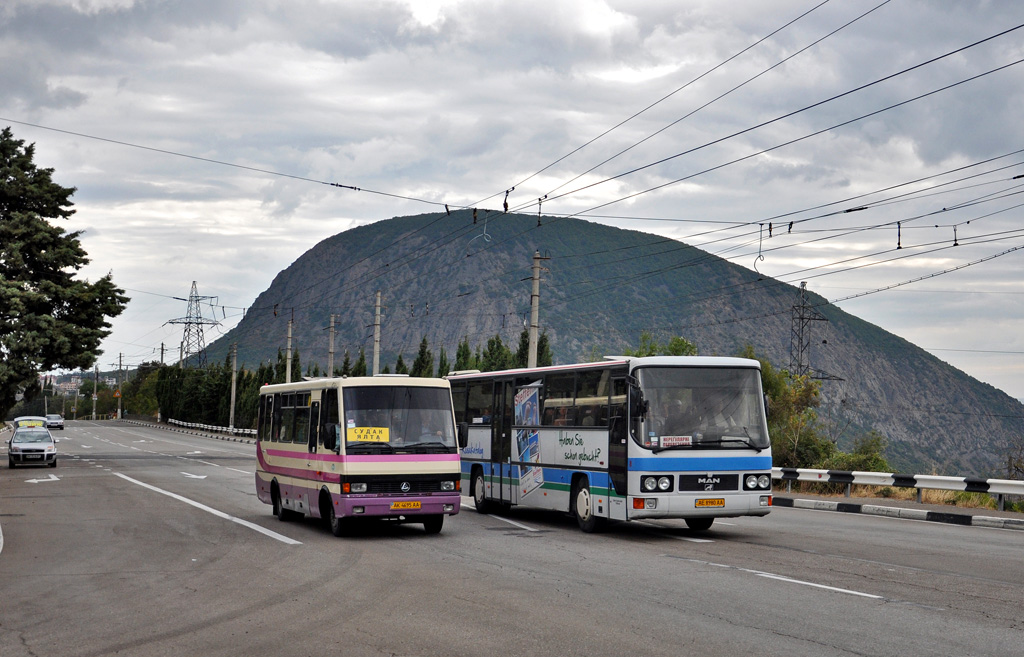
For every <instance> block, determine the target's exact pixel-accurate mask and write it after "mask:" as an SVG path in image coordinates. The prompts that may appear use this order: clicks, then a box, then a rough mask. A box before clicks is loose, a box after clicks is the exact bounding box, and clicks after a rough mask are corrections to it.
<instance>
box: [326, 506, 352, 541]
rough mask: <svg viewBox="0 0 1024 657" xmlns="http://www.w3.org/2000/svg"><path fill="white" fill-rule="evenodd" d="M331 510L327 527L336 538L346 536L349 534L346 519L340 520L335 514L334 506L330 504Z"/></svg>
mask: <svg viewBox="0 0 1024 657" xmlns="http://www.w3.org/2000/svg"><path fill="white" fill-rule="evenodd" d="M328 506H329V508H330V510H329V511H328V512H327V526H328V527H330V528H331V533H332V534H334V535H335V536H339V537H340V536H346V535H347V534H348V523H347V521H346V520H345V519H344V518H339V517H338V514H336V513H335V512H334V505H333V504H331V503H330V502H328Z"/></svg>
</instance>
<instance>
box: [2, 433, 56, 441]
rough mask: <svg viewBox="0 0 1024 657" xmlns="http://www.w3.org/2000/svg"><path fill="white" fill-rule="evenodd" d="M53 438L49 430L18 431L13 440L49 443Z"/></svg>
mask: <svg viewBox="0 0 1024 657" xmlns="http://www.w3.org/2000/svg"><path fill="white" fill-rule="evenodd" d="M51 440H53V439H52V438H51V437H50V434H49V432H47V431H16V432H14V438H12V441H13V442H16V443H48V442H50V441H51Z"/></svg>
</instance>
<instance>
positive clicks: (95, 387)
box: [92, 365, 100, 422]
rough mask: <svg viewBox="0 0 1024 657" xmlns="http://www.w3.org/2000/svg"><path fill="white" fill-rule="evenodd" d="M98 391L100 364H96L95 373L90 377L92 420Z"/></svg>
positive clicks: (94, 419)
mask: <svg viewBox="0 0 1024 657" xmlns="http://www.w3.org/2000/svg"><path fill="white" fill-rule="evenodd" d="M99 391H100V366H99V365H97V366H96V370H95V374H93V377H92V420H93V422H95V421H96V398H97V397H98V396H99V394H98V393H99Z"/></svg>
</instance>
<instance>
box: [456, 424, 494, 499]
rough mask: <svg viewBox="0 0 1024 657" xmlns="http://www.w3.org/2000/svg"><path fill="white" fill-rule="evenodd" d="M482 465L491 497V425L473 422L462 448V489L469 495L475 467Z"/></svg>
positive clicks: (486, 493) (485, 488)
mask: <svg viewBox="0 0 1024 657" xmlns="http://www.w3.org/2000/svg"><path fill="white" fill-rule="evenodd" d="M474 466H476V467H482V468H483V474H484V481H485V483H486V485H485V487H484V491H485V495H486V496H487V497H491V494H490V491H491V486H490V483H491V477H492V471H493V469H492V467H491V425H489V424H487V425H480V424H471V425H469V434H468V438H467V440H466V446H465V447H463V448H462V490H463V491H465V492H466V494H467V495H468V494H469V493H470V490H471V485H472V479H471V478H472V474H473V467H474Z"/></svg>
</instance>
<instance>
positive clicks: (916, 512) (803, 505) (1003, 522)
mask: <svg viewBox="0 0 1024 657" xmlns="http://www.w3.org/2000/svg"><path fill="white" fill-rule="evenodd" d="M772 505H773V506H784V507H792V508H796V509H811V510H814V511H837V512H840V513H861V514H864V515H871V516H886V517H888V518H904V519H907V520H924V521H926V522H943V523H947V524H951V525H965V526H973V527H989V528H994V529H1019V530H1024V520H1018V519H1016V518H994V517H991V516H975V515H970V514H967V513H944V512H940V511H927V510H925V509H905V508H902V507H895V506H879V505H876V504H850V503H848V502H830V501H827V500H796V499H789V498H785V497H776V498H774V499H773V500H772Z"/></svg>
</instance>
